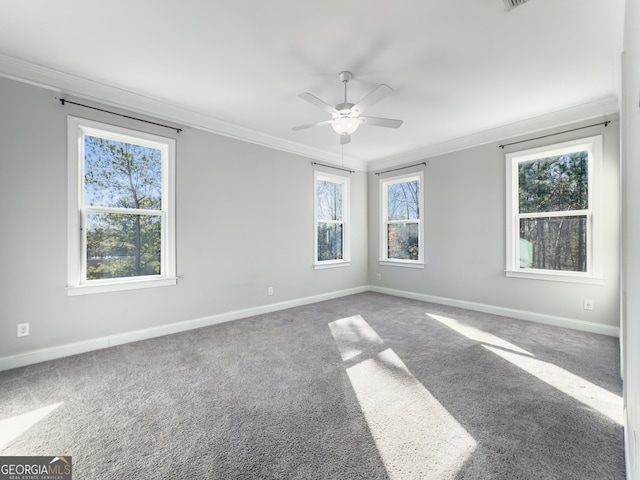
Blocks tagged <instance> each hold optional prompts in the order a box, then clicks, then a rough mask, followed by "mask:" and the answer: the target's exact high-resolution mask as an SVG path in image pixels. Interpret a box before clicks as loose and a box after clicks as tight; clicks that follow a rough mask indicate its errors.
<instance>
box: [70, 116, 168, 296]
mask: <svg viewBox="0 0 640 480" xmlns="http://www.w3.org/2000/svg"><path fill="white" fill-rule="evenodd" d="M68 128H69V167H68V168H69V185H70V186H73V185H74V184H75V185H76V188H77V190H76V191H75V192H73V190H72V191H70V194H69V272H68V285H69V287H70V288H69V290H68V291H69V294H70V295H76V294H83V293H98V292H105V291H112V290H125V289H131V288H147V287H150V286H164V285H173V284H175V283H176V279H175V275H176V272H175V219H174V215H175V213H174V212H175V208H174V202H175V200H174V199H175V195H174V192H173V185H174V179H173V177H174V172H175V141H174V140H172V139H169V138H165V137H160V136H157V135H152V134H147V133H143V132H136V131H133V130H129V129H125V128H121V127H116V126H111V125H106V124H102V123H99V122H94V121H90V120H85V119H80V118H75V117H71V116H70V117H69V119H68Z"/></svg>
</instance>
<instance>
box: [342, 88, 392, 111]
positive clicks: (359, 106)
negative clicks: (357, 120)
mask: <svg viewBox="0 0 640 480" xmlns="http://www.w3.org/2000/svg"><path fill="white" fill-rule="evenodd" d="M391 92H393V88H391V87H390V86H389V85H385V84H384V83H382V84H380V85H378V86H377V87H376V88H375V89H374V90H373V91H371V92H370V93H369V95H367V96H366V97H364V98H363V99H362V100H360V101H359V102H358V103H356V104H355V105H354V106H353V107H351V111H352V112H353V111H357V112H359V113H362V112H364V111H365V110H366V109H367V108H369V107H370V106H371V105H374V104H376V103H378V102H379V101H380V100H382V99H383V98H384V97H386V96H387V95H389V94H390V93H391Z"/></svg>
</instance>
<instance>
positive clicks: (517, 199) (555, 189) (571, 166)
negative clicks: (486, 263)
mask: <svg viewBox="0 0 640 480" xmlns="http://www.w3.org/2000/svg"><path fill="white" fill-rule="evenodd" d="M601 158H602V137H599V136H598V137H591V138H586V139H581V140H577V141H572V142H565V143H562V144H556V145H551V146H548V147H544V148H537V149H533V150H527V151H523V152H516V153H511V154H508V155H507V178H508V182H509V185H508V188H507V190H508V200H507V210H508V217H507V229H508V231H507V237H508V238H507V245H508V252H507V274H508V275H509V274H513V273H523V274H525V275H526V274H531V275H538V276H540V275H541V276H543V277H544V276H545V274H546V277H547V278H550V277H553V276H554V275H555V276H560V277H561V278H562V277H565V279H566V277H567V276H569V277H575V278H580V277H585V278H586V277H593V276H595V275H596V274H598V271H599V265H598V261H599V258H598V257H599V256H598V252H597V250H596V245H597V238H598V235H597V233H598V232H596V231H595V230H594V229H595V228H596V227H597V222H596V216H597V209H596V206H597V204H598V197H597V195H598V180H599V176H600V169H601V166H600V165H601V162H602V160H601Z"/></svg>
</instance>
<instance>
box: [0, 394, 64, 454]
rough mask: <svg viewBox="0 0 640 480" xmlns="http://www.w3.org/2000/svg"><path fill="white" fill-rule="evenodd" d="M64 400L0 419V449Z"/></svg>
mask: <svg viewBox="0 0 640 480" xmlns="http://www.w3.org/2000/svg"><path fill="white" fill-rule="evenodd" d="M62 403H63V402H60V403H54V404H52V405H48V406H46V407H43V408H38V409H37V410H32V411H30V412H27V413H23V414H22V415H15V416H13V417H10V418H7V419H5V420H0V451H1V450H2V449H3V448H4V447H6V446H7V445H8V444H9V443H10V442H11V441H13V440H14V439H16V438H18V437H19V436H20V435H22V434H23V433H24V432H26V431H27V430H29V429H30V428H31V427H33V426H34V425H35V424H36V423H38V422H39V421H41V420H43V419H44V418H45V417H47V416H48V415H49V414H50V413H51V412H53V411H54V410H55V409H56V408H58V407H59V406H60V405H62Z"/></svg>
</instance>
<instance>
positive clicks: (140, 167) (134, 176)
mask: <svg viewBox="0 0 640 480" xmlns="http://www.w3.org/2000/svg"><path fill="white" fill-rule="evenodd" d="M84 204H85V205H92V206H101V207H121V208H142V209H147V210H159V209H160V208H161V205H162V152H161V151H160V150H158V149H155V148H149V147H143V146H140V145H135V144H131V143H123V142H118V141H115V140H107V139H104V138H98V137H92V136H89V135H85V136H84Z"/></svg>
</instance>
